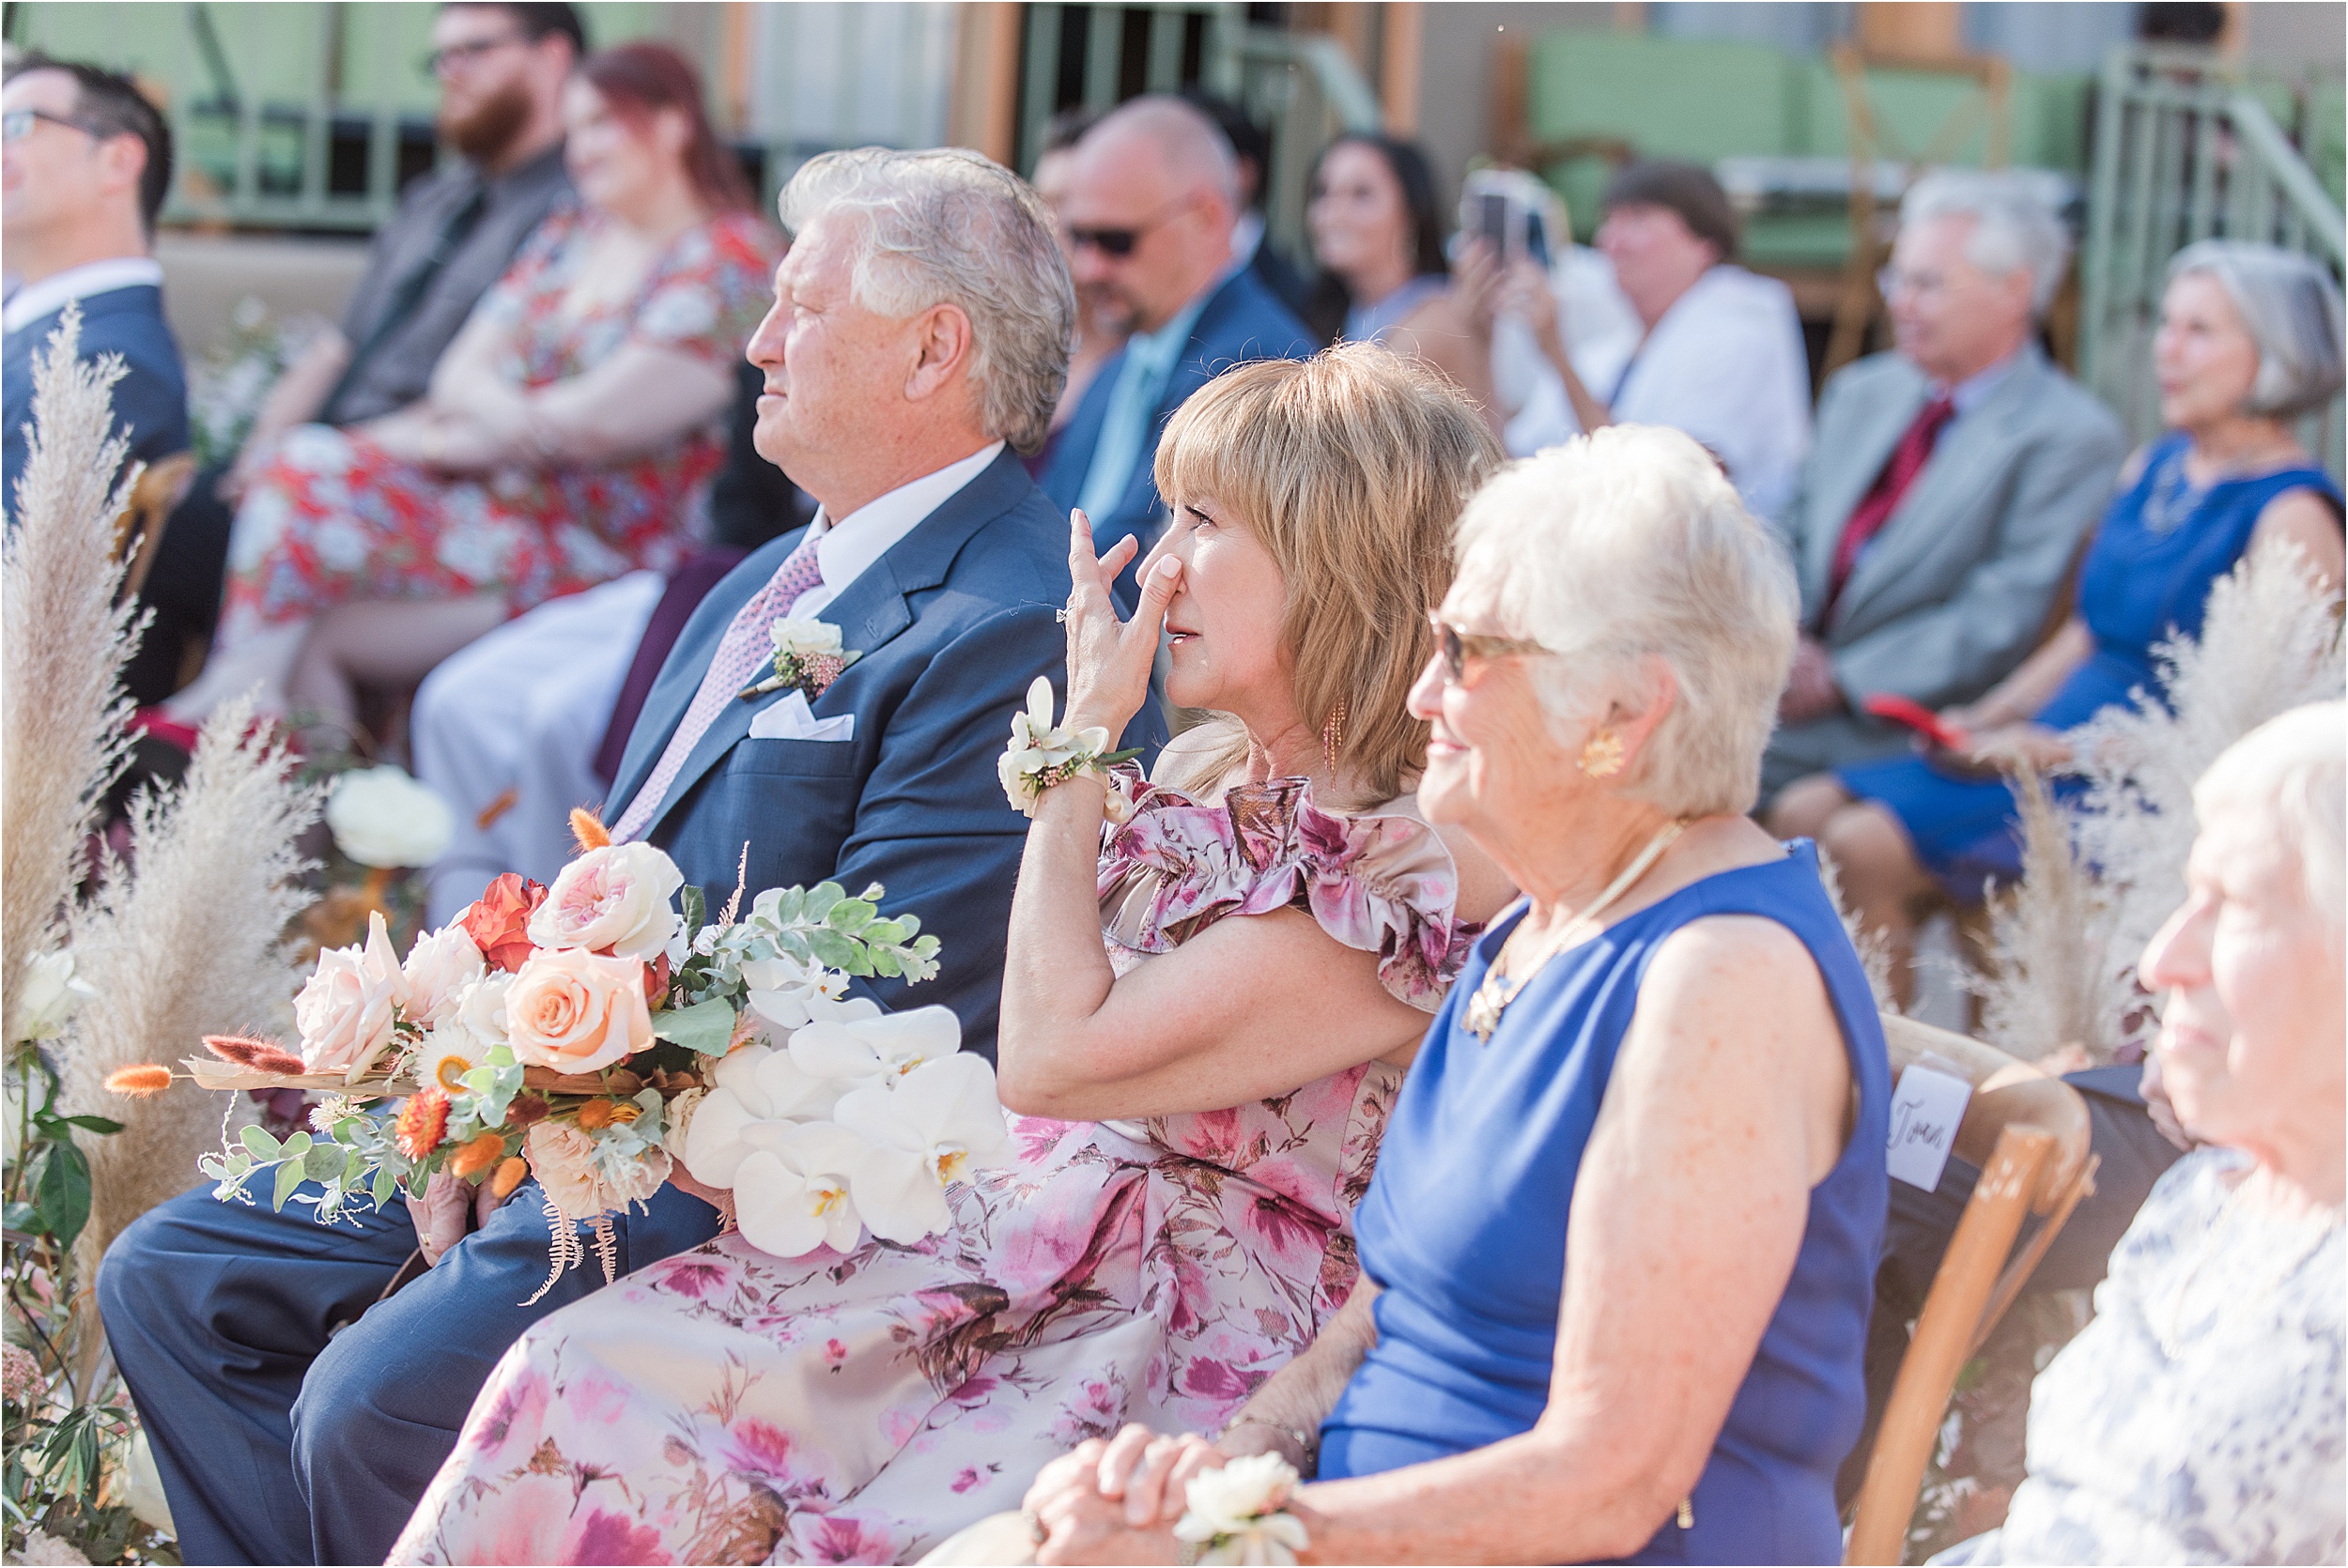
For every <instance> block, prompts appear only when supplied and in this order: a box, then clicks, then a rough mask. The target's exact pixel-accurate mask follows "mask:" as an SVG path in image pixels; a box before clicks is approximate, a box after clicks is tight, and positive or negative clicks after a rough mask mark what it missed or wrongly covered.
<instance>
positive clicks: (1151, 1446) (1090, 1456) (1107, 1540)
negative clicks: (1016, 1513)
mask: <svg viewBox="0 0 2348 1568" xmlns="http://www.w3.org/2000/svg"><path fill="white" fill-rule="evenodd" d="M1222 1463H1223V1455H1222V1454H1220V1453H1216V1452H1215V1450H1214V1449H1213V1446H1211V1445H1210V1444H1209V1443H1208V1442H1207V1441H1206V1439H1204V1438H1202V1437H1193V1436H1190V1435H1188V1434H1184V1435H1182V1436H1181V1437H1160V1436H1158V1435H1157V1434H1156V1433H1154V1432H1152V1431H1151V1430H1150V1428H1148V1427H1146V1426H1141V1425H1137V1424H1135V1425H1128V1426H1126V1428H1125V1429H1124V1430H1123V1431H1121V1432H1120V1433H1118V1435H1117V1436H1116V1437H1114V1438H1112V1439H1110V1440H1109V1441H1107V1442H1104V1441H1102V1440H1101V1439H1100V1438H1098V1437H1094V1438H1091V1439H1089V1440H1088V1441H1086V1442H1084V1443H1081V1444H1079V1445H1077V1447H1076V1448H1075V1450H1074V1452H1072V1453H1065V1454H1062V1455H1061V1456H1060V1457H1059V1458H1058V1459H1055V1460H1053V1461H1052V1462H1051V1463H1050V1464H1049V1465H1046V1466H1044V1467H1043V1470H1042V1472H1040V1473H1039V1474H1038V1475H1037V1476H1036V1479H1035V1484H1034V1485H1032V1486H1030V1487H1029V1488H1028V1489H1027V1501H1026V1503H1025V1504H1024V1505H1023V1506H1024V1508H1025V1511H1026V1512H1027V1514H1030V1515H1032V1516H1033V1517H1034V1518H1035V1520H1036V1521H1037V1523H1038V1524H1039V1525H1040V1526H1041V1527H1042V1528H1043V1530H1045V1531H1047V1532H1048V1539H1047V1540H1046V1541H1045V1542H1044V1543H1043V1545H1041V1546H1039V1547H1038V1549H1037V1552H1036V1560H1037V1561H1039V1562H1172V1561H1174V1560H1176V1556H1177V1552H1178V1543H1176V1541H1175V1540H1174V1536H1173V1533H1172V1527H1173V1524H1174V1522H1175V1521H1176V1520H1177V1519H1180V1518H1181V1517H1182V1513H1183V1510H1184V1508H1185V1507H1186V1506H1187V1505H1186V1502H1185V1500H1184V1499H1185V1496H1186V1493H1187V1489H1188V1487H1189V1484H1190V1478H1191V1477H1192V1476H1194V1475H1196V1474H1197V1473H1198V1472H1199V1471H1200V1470H1202V1469H1212V1468H1216V1467H1219V1466H1220V1465H1221V1464H1222Z"/></svg>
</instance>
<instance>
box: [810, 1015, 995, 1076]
mask: <svg viewBox="0 0 2348 1568" xmlns="http://www.w3.org/2000/svg"><path fill="white" fill-rule="evenodd" d="M961 1051H962V1020H961V1019H959V1018H957V1017H956V1016H955V1015H954V1010H953V1009H952V1008H951V1007H915V1008H913V1009H911V1010H910V1011H908V1012H902V1013H884V1012H881V1011H879V1009H878V1008H875V1009H874V1010H873V1016H871V1017H868V1018H862V1019H854V1020H826V1019H819V1020H817V1021H816V1022H811V1023H810V1024H808V1025H807V1026H806V1027H805V1028H803V1029H801V1030H799V1031H798V1032H797V1033H796V1034H794V1035H793V1036H792V1037H791V1059H792V1060H793V1061H794V1062H796V1063H797V1064H798V1066H799V1070H800V1071H802V1072H805V1073H808V1074H810V1075H811V1076H812V1077H816V1078H829V1079H844V1080H846V1081H848V1082H851V1083H861V1082H864V1081H866V1080H869V1079H893V1078H898V1077H902V1076H903V1075H904V1074H905V1073H908V1072H911V1071H912V1070H913V1069H914V1068H918V1067H919V1066H920V1065H921V1064H922V1063H924V1062H931V1061H935V1060H937V1059H938V1058H940V1057H944V1056H953V1055H958V1054H960V1053H961ZM974 1059H975V1058H974Z"/></svg>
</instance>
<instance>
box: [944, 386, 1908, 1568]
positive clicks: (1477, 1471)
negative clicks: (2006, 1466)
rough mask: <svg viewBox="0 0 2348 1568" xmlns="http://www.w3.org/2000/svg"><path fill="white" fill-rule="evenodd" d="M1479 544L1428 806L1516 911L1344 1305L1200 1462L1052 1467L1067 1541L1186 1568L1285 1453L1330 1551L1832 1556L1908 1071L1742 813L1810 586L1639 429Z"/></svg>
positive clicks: (1052, 1549) (1175, 1444)
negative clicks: (1227, 1508) (1181, 1561)
mask: <svg viewBox="0 0 2348 1568" xmlns="http://www.w3.org/2000/svg"><path fill="white" fill-rule="evenodd" d="M1458 551H1459V558H1460V565H1459V576H1458V579H1457V581H1456V582H1455V583H1454V585H1453V587H1452V589H1451V592H1450V593H1449V594H1448V595H1447V596H1446V598H1445V599H1444V609H1443V611H1442V612H1441V615H1440V617H1439V631H1440V633H1441V635H1442V638H1443V641H1444V651H1443V653H1441V655H1439V657H1438V658H1437V659H1436V660H1434V661H1432V662H1431V663H1430V664H1429V669H1428V670H1427V672H1426V673H1425V674H1424V675H1423V676H1422V677H1421V678H1420V681H1419V684H1418V685H1417V686H1416V687H1415V688H1414V689H1413V692H1412V694H1411V711H1412V713H1413V714H1414V715H1418V716H1420V717H1422V718H1426V719H1428V720H1429V722H1430V724H1431V726H1432V738H1431V740H1430V742H1429V754H1428V767H1427V772H1426V775H1425V776H1424V778H1423V779H1422V781H1421V783H1420V786H1419V806H1420V808H1421V810H1422V811H1423V812H1425V813H1426V814H1427V815H1428V816H1429V820H1433V821H1442V822H1447V823H1450V824H1452V825H1454V826H1455V827H1457V828H1459V829H1460V830H1463V831H1464V832H1465V833H1466V834H1467V836H1468V837H1469V838H1471V839H1472V840H1473V841H1474V842H1475V844H1476V845H1477V846H1478V847H1479V848H1481V849H1483V850H1484V851H1485V852H1486V853H1489V854H1491V857H1492V858H1493V859H1494V860H1495V861H1496V862H1498V863H1499V864H1500V865H1501V867H1502V868H1503V869H1505V870H1506V871H1508V872H1509V873H1510V874H1511V875H1512V876H1513V877H1514V878H1515V879H1516V881H1517V884H1518V885H1519V886H1520V887H1522V888H1523V889H1524V890H1525V892H1526V894H1527V898H1526V899H1525V900H1524V901H1523V902H1522V904H1521V905H1519V906H1517V907H1516V908H1515V909H1513V910H1512V911H1511V912H1510V913H1509V914H1508V915H1506V917H1504V919H1503V920H1502V921H1501V922H1500V923H1499V924H1497V925H1496V926H1495V928H1494V929H1493V930H1491V932H1490V933H1489V934H1487V935H1486V936H1485V937H1484V938H1482V939H1481V940H1480V941H1479V942H1478V943H1477V944H1476V946H1475V951H1474V953H1473V955H1472V956H1471V957H1470V959H1469V961H1468V965H1467V968H1466V969H1465V971H1464V972H1463V973H1462V975H1461V976H1460V984H1458V985H1457V986H1456V987H1455V988H1454V990H1453V992H1452V993H1451V995H1450V997H1449V998H1448V999H1447V1000H1446V1002H1445V1005H1444V1010H1443V1011H1442V1012H1441V1013H1440V1014H1439V1015H1438V1016H1437V1018H1436V1021H1435V1023H1434V1026H1433V1028H1432V1029H1431V1031H1430V1032H1429V1036H1428V1038H1427V1041H1426V1043H1425V1044H1423V1045H1422V1046H1421V1048H1420V1051H1419V1054H1418V1056H1417V1058H1416V1060H1415V1061H1414V1062H1413V1065H1412V1068H1411V1073H1410V1077H1409V1079H1408V1081H1407V1082H1406V1084H1404V1087H1403V1090H1402V1093H1401V1095H1400V1097H1399V1099H1398V1101H1397V1103H1396V1106H1395V1110H1394V1114H1393V1115H1392V1117H1391V1119H1390V1120H1389V1122H1388V1125H1387V1131H1386V1139H1385V1143H1384V1145H1383V1152H1382V1153H1381V1155H1380V1158H1379V1166H1378V1174H1377V1176H1376V1178H1375V1179H1374V1181H1373V1182H1372V1184H1371V1187H1370V1191H1369V1194H1368V1196H1367V1198H1366V1199H1365V1201H1364V1203H1363V1205H1362V1207H1361V1208H1360V1210H1359V1211H1358V1215H1357V1234H1358V1237H1359V1241H1360V1250H1361V1263H1362V1282H1361V1283H1360V1284H1357V1285H1356V1286H1355V1287H1354V1290H1353V1294H1352V1298H1351V1299H1349V1300H1348V1301H1347V1303H1346V1305H1345V1307H1344V1309H1343V1310H1342V1311H1341V1312H1340V1313H1339V1314H1338V1315H1337V1316H1336V1319H1335V1320H1333V1321H1332V1322H1331V1323H1330V1324H1329V1326H1328V1327H1327V1328H1325V1329H1324V1330H1322V1331H1321V1336H1320V1337H1319V1339H1317V1340H1316V1342H1315V1343H1314V1345H1312V1347H1311V1348H1310V1349H1308V1350H1307V1351H1306V1352H1305V1354H1304V1355H1303V1356H1301V1357H1299V1358H1298V1359H1297V1360H1294V1361H1293V1362H1291V1363H1290V1365H1289V1366H1287V1367H1285V1368H1283V1369H1282V1370H1281V1371H1279V1372H1277V1373H1275V1374H1274V1375H1273V1376H1272V1377H1271V1378H1269V1379H1268V1380H1267V1381H1266V1382H1265V1383H1264V1384H1263V1386H1262V1387H1261V1388H1259V1390H1257V1391H1256V1392H1255V1394H1254V1395H1253V1396H1252V1397H1251V1398H1250V1399H1249V1400H1248V1402H1247V1403H1246V1404H1245V1405H1244V1406H1243V1407H1241V1409H1240V1411H1239V1412H1238V1414H1237V1415H1236V1417H1235V1418H1234V1419H1233V1421H1232V1422H1231V1424H1230V1425H1229V1426H1228V1427H1227V1428H1226V1429H1225V1431H1224V1433H1223V1434H1222V1436H1221V1437H1219V1438H1218V1439H1217V1440H1216V1441H1215V1442H1214V1443H1213V1444H1212V1445H1210V1444H1209V1443H1208V1442H1206V1441H1205V1440H1204V1439H1202V1438H1198V1437H1153V1436H1152V1435H1151V1434H1150V1433H1149V1432H1148V1431H1146V1430H1144V1429H1142V1428H1139V1427H1129V1428H1127V1429H1126V1430H1125V1431H1124V1432H1122V1433H1120V1435H1119V1436H1118V1437H1116V1438H1114V1439H1111V1440H1109V1441H1107V1442H1100V1441H1095V1442H1093V1443H1089V1444H1086V1445H1084V1446H1082V1447H1080V1448H1079V1449H1077V1450H1076V1451H1075V1452H1074V1453H1072V1454H1070V1455H1069V1456H1068V1457H1066V1458H1064V1459H1062V1460H1058V1461H1055V1463H1054V1464H1053V1465H1052V1466H1051V1467H1049V1468H1046V1470H1045V1471H1044V1473H1043V1475H1042V1476H1041V1477H1040V1478H1039V1479H1038V1481H1037V1483H1036V1486H1035V1488H1034V1489H1033V1490H1032V1491H1030V1493H1029V1494H1028V1499H1027V1509H1028V1513H1029V1516H1030V1519H1031V1520H1032V1524H1033V1529H1034V1530H1035V1532H1036V1535H1037V1539H1038V1541H1039V1550H1038V1553H1037V1556H1038V1560H1042V1561H1046V1562H1058V1561H1073V1562H1098V1561H1147V1560H1166V1561H1171V1560H1174V1559H1173V1556H1172V1551H1173V1548H1174V1545H1175V1543H1174V1539H1173V1537H1172V1535H1171V1534H1170V1533H1168V1528H1167V1527H1168V1526H1169V1525H1170V1524H1171V1523H1172V1522H1173V1521H1174V1520H1176V1519H1177V1518H1178V1517H1179V1516H1180V1515H1181V1514H1182V1511H1183V1508H1184V1505H1185V1501H1186V1498H1187V1494H1188V1483H1189V1482H1190V1481H1191V1480H1192V1479H1193V1478H1194V1477H1196V1476H1197V1475H1198V1474H1199V1473H1200V1472H1202V1471H1205V1470H1208V1469H1212V1468H1218V1467H1220V1466H1221V1465H1222V1464H1224V1463H1225V1461H1226V1460H1228V1459H1231V1458H1235V1457H1238V1456H1241V1455H1244V1454H1250V1453H1267V1452H1272V1453H1280V1454H1281V1455H1283V1456H1284V1457H1285V1458H1287V1459H1288V1460H1289V1461H1290V1463H1292V1464H1293V1465H1294V1466H1295V1467H1296V1468H1297V1469H1298V1470H1299V1471H1300V1472H1301V1473H1303V1474H1305V1475H1307V1476H1310V1475H1314V1474H1315V1473H1316V1467H1317V1473H1318V1480H1317V1481H1316V1482H1315V1483H1313V1484H1310V1485H1306V1486H1303V1487H1301V1488H1299V1489H1298V1490H1296V1491H1295V1493H1294V1494H1293V1496H1292V1497H1291V1498H1290V1499H1289V1500H1288V1502H1287V1504H1286V1508H1287V1512H1288V1513H1289V1514H1290V1517H1291V1519H1292V1521H1293V1525H1294V1527H1295V1528H1298V1529H1301V1530H1302V1532H1303V1535H1304V1538H1305V1547H1304V1554H1303V1560H1310V1561H1334V1562H1364V1561H1372V1562H1403V1561H1435V1562H1460V1561H1493V1562H1580V1561H1589V1560H1633V1561H1667V1562H1676V1561H1705V1562H1804V1561H1806V1562H1827V1561H1833V1560H1837V1559H1838V1558H1839V1557H1840V1555H1841V1545H1842V1539H1841V1528H1840V1521H1839V1519H1838V1518H1837V1515H1836V1509H1835V1502H1834V1475H1835V1471H1836V1469H1837V1468H1838V1467H1839V1466H1840V1465H1841V1463H1842V1462H1843V1459H1844V1457H1845V1455H1846V1453H1847V1452H1848V1450H1849V1448H1850V1446H1851V1444H1852V1443H1853V1442H1854V1441H1855V1440H1856V1439H1857V1437H1858V1435H1859V1432H1860V1428H1861V1419H1862V1414H1863V1409H1864V1393H1863V1388H1862V1379H1861V1349H1862V1346H1863V1345H1864V1342H1865V1338H1866V1334H1865V1330H1866V1321H1867V1314H1868V1309H1869V1305H1870V1302H1871V1301H1872V1299H1873V1286H1874V1278H1875V1268H1876V1258H1877V1249H1878V1246H1879V1243H1880V1241H1881V1237H1882V1229H1883V1215H1884V1204H1885V1173H1884V1137H1885V1122H1886V1108H1887V1102H1888V1099H1889V1078H1890V1071H1889V1068H1888V1066H1887V1064H1886V1061H1885V1055H1884V1045H1883V1037H1882V1032H1881V1028H1880V1024H1879V1022H1878V1020H1877V1014H1876V1010H1875V1004H1874V1002H1873V1000H1872V998H1871V996H1870V994H1869V992H1868V988H1867V982H1866V979H1865V976H1864V975H1863V974H1862V972H1861V967H1860V963H1859V961H1858V957H1857V955H1856V953H1855V952H1854V951H1853V950H1852V947H1851V945H1850V942H1849V939H1848V938H1847V937H1846V935H1845V933H1844V931H1843V928H1842V925H1841V922H1840V920H1839V919H1838V917H1837V916H1836V914H1835V912H1834V909H1833V906H1832V904H1831V901H1830V900H1829V899H1828V898H1827V896H1826V893H1825V890H1824V888H1823V887H1822V886H1821V884H1820V883H1819V879H1818V872H1817V863H1816V859H1815V855H1814V854H1813V853H1812V852H1811V850H1810V848H1809V846H1807V845H1804V844H1796V845H1793V846H1786V845H1784V844H1780V843H1778V842H1776V841H1775V840H1773V839H1771V838H1769V836H1768V835H1767V834H1765V833H1764V832H1763V831H1762V830H1761V829H1760V828H1759V827H1757V826H1756V825H1755V824H1754V823H1753V822H1752V821H1751V820H1750V819H1749V818H1748V817H1747V816H1746V815H1745V813H1746V812H1747V811H1748V810H1750V808H1751V806H1752V802H1753V798H1754V796H1755V795H1756V794H1757V792H1758V788H1759V781H1760V762H1761V752H1762V748H1763V746H1764V744H1765V743H1766V741H1767V738H1768V735H1769V727H1770V722H1771V718H1772V715H1773V713H1774V707H1775V702H1776V698H1777V692H1778V690H1779V688H1780V686H1781V685H1782V684H1783V682H1784V676H1785V673H1786V670H1787V669H1788V668H1789V667H1790V664H1791V659H1792V653H1793V625H1794V621H1793V604H1794V589H1793V583H1792V579H1791V576H1790V574H1789V572H1788V571H1787V569H1786V567H1785V565H1784V561H1782V560H1781V559H1780V557H1779V556H1778V554H1777V553H1776V551H1775V547H1774V546H1773V544H1772V543H1771V541H1770V540H1769V537H1768V535H1767V534H1766V533H1765V531H1764V530H1762V529H1761V527H1760V526H1759V525H1758V524H1756V523H1755V522H1754V521H1753V518H1752V517H1751V516H1750V515H1748V514H1747V513H1746V512H1745V511H1744V509H1743V507H1742V506H1741V505H1739V504H1738V500H1737V496H1736V492H1735V490H1734V489H1732V488H1731V487H1730V485H1729V484H1728V482H1727V480H1726V479H1725V478H1723V477H1722V474H1721V472H1720V469H1719V467H1718V465H1717V464H1715V463H1713V462H1712V461H1711V459H1710V458H1709V457H1708V456H1707V454H1706V453H1704V451H1703V449H1702V448H1700V447H1699V446H1697V445H1696V444H1695V443H1694V442H1693V441H1692V440H1691V439H1690V438H1687V437H1686V436H1684V435H1681V434H1679V433H1677V432H1676V431H1668V430H1661V429H1657V428H1652V427H1641V426H1635V425H1625V426H1616V427H1610V428H1608V429H1605V430H1601V431H1599V432H1598V433H1597V434H1596V435H1595V436H1592V437H1588V438H1579V439H1576V440H1575V441H1573V442H1571V443H1569V444H1568V445H1567V446H1565V447H1563V448H1557V449H1552V451H1550V452H1547V453H1543V454H1541V455H1540V456H1538V457H1536V458H1533V459H1531V460H1530V461H1528V462H1525V463H1521V464H1518V465H1516V466H1515V467H1513V468H1511V469H1507V470H1506V471H1505V472H1504V473H1503V474H1502V475H1501V477H1499V478H1498V479H1495V480H1494V481H1492V482H1491V484H1488V485H1487V486H1486V487H1485V489H1484V490H1483V491H1482V492H1481V493H1480V494H1479V495H1478V496H1477V497H1476V499H1475V500H1474V501H1472V502H1471V503H1470V504H1469V507H1468V509H1467V513H1466V515H1464V516H1463V517H1462V518H1461V520H1460V541H1459V546H1458ZM1568 563H1570V564H1568ZM1202 1495H1203V1494H1202ZM969 1560H980V1559H977V1558H971V1559H969ZM985 1560H999V1559H994V1558H989V1559H985Z"/></svg>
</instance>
